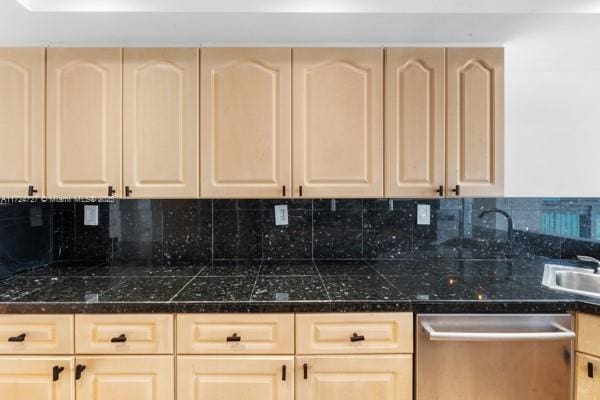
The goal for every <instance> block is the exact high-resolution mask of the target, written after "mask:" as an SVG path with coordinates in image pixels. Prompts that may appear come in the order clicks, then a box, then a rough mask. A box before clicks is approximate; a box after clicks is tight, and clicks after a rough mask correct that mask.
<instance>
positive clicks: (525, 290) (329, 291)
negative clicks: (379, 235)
mask: <svg viewBox="0 0 600 400" xmlns="http://www.w3.org/2000/svg"><path fill="white" fill-rule="evenodd" d="M547 262H554V263H560V264H569V263H568V262H566V261H564V260H562V261H560V260H550V259H537V260H512V261H508V260H381V261H377V260H375V261H373V260H338V261H335V260H323V261H320V260H294V261H262V262H261V261H241V260H236V261H221V262H216V263H214V264H212V265H201V266H179V267H177V266H168V267H162V268H157V267H152V268H149V267H147V266H134V265H124V266H121V267H117V266H110V267H108V266H102V265H100V266H86V265H82V264H77V263H70V264H69V263H67V264H60V265H53V266H47V267H43V268H38V269H36V270H32V271H27V272H24V273H22V274H19V275H17V276H14V277H12V278H8V279H5V280H3V281H0V313H1V312H5V313H36V312H54V313H70V312H82V313H85V312H89V313H94V312H131V313H134V312H327V311H333V312H351V311H415V312H511V313H522V312H524V313H529V312H564V311H575V310H581V311H586V312H593V313H600V299H592V298H587V297H581V296H575V295H571V294H568V293H564V292H558V291H554V290H550V289H548V288H545V287H544V286H542V285H541V280H542V274H543V268H544V264H545V263H547ZM581 266H584V265H581Z"/></svg>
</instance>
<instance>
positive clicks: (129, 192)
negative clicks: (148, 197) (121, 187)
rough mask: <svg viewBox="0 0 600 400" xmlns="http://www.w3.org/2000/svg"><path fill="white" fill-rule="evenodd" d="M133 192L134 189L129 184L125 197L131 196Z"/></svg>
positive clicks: (126, 187)
mask: <svg viewBox="0 0 600 400" xmlns="http://www.w3.org/2000/svg"><path fill="white" fill-rule="evenodd" d="M132 192H133V191H132V190H131V188H130V187H129V186H125V197H129V196H131V193H132Z"/></svg>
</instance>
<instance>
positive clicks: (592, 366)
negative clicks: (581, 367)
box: [587, 362, 594, 378]
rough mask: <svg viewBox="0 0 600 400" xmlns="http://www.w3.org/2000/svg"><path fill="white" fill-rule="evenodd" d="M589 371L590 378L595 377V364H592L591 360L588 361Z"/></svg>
mask: <svg viewBox="0 0 600 400" xmlns="http://www.w3.org/2000/svg"><path fill="white" fill-rule="evenodd" d="M587 370H588V371H587V372H588V378H593V377H594V364H592V363H591V362H588V363H587Z"/></svg>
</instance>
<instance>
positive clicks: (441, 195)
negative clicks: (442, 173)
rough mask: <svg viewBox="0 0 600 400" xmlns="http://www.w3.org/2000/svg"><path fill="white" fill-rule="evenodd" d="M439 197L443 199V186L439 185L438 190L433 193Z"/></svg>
mask: <svg viewBox="0 0 600 400" xmlns="http://www.w3.org/2000/svg"><path fill="white" fill-rule="evenodd" d="M435 192H436V193H437V194H438V195H439V196H440V197H444V186H442V185H440V187H439V188H438V190H436V191H435Z"/></svg>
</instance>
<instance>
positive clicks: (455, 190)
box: [450, 185, 460, 196]
mask: <svg viewBox="0 0 600 400" xmlns="http://www.w3.org/2000/svg"><path fill="white" fill-rule="evenodd" d="M450 191H451V192H452V193H455V194H456V195H457V196H460V185H456V186H454V189H451V190H450Z"/></svg>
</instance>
